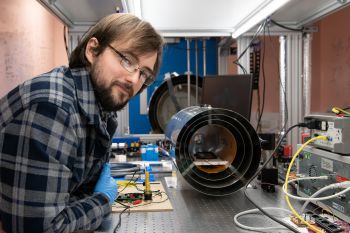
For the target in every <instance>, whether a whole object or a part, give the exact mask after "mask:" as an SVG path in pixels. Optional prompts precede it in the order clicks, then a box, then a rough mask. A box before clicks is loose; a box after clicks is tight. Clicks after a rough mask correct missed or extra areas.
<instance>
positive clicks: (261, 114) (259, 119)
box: [256, 27, 266, 131]
mask: <svg viewBox="0 0 350 233" xmlns="http://www.w3.org/2000/svg"><path fill="white" fill-rule="evenodd" d="M262 47H263V56H262V77H263V91H262V92H263V94H262V95H263V97H262V105H261V108H260V106H259V109H260V111H259V118H258V122H257V126H256V131H258V130H261V118H262V116H263V113H264V108H265V96H266V93H265V92H266V76H265V53H266V48H265V47H266V40H265V27H264V32H263V46H262ZM258 95H259V99H260V92H258ZM259 104H260V101H259Z"/></svg>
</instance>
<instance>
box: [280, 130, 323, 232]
mask: <svg viewBox="0 0 350 233" xmlns="http://www.w3.org/2000/svg"><path fill="white" fill-rule="evenodd" d="M316 140H328V138H327V136H317V137H314V138H311V139H310V140H308V141H307V142H305V143H304V144H303V145H302V146H301V147H300V148H299V150H298V151H297V152H296V153H295V154H294V156H293V158H292V161H290V164H289V167H288V170H287V174H286V179H285V181H284V191H285V192H286V193H287V192H288V178H289V173H290V170H291V168H292V166H293V163H294V161H295V159H296V158H297V157H298V155H299V154H300V152H301V151H302V150H303V149H304V148H305V146H307V145H308V144H309V143H311V142H313V141H316ZM285 199H286V202H287V204H288V207H289V209H290V210H291V211H292V212H293V214H294V215H295V216H296V217H297V218H298V219H299V220H300V221H302V222H303V223H305V224H306V225H307V226H308V227H310V228H311V229H312V230H314V231H316V232H317V233H323V232H322V231H320V230H319V229H317V228H316V227H314V226H312V225H311V224H310V223H308V222H307V221H305V220H304V219H303V218H302V217H301V216H300V215H299V214H298V213H297V212H296V211H295V210H294V208H293V206H292V204H291V203H290V201H289V197H288V195H285Z"/></svg>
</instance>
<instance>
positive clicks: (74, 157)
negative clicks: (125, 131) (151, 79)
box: [0, 67, 117, 233]
mask: <svg viewBox="0 0 350 233" xmlns="http://www.w3.org/2000/svg"><path fill="white" fill-rule="evenodd" d="M102 116H105V117H102ZM103 118H105V119H103ZM107 122H108V123H109V122H112V123H113V124H110V125H111V126H112V129H109V130H107V126H108V125H107V124H108V123H107ZM116 125H117V123H116V114H115V113H110V114H104V113H103V112H102V111H101V108H100V105H99V104H98V103H97V101H96V99H95V95H94V91H93V87H92V84H91V81H90V76H89V73H88V71H87V70H86V69H84V68H79V69H70V68H67V67H58V68H56V69H54V70H52V71H51V72H49V73H46V74H43V75H41V76H38V77H36V78H34V79H32V80H29V81H26V82H24V83H23V84H22V85H19V86H18V87H16V88H15V89H13V90H12V91H10V92H9V93H8V94H7V95H6V96H4V97H3V98H2V99H0V222H2V225H3V229H4V231H5V232H31V233H34V232H72V231H75V230H79V229H91V230H94V229H96V228H97V227H98V226H99V225H100V224H101V222H102V220H103V218H104V217H105V216H107V215H108V214H109V213H110V212H111V207H110V205H109V202H108V198H107V197H106V196H105V195H104V194H102V193H94V192H93V190H94V187H95V184H96V182H97V180H98V178H99V174H100V172H101V167H102V165H103V163H105V162H106V161H107V160H108V157H109V152H110V145H111V137H112V135H113V133H114V132H115V129H116Z"/></svg>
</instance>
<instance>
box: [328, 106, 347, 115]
mask: <svg viewBox="0 0 350 233" xmlns="http://www.w3.org/2000/svg"><path fill="white" fill-rule="evenodd" d="M332 112H334V113H335V114H340V113H345V114H346V115H350V112H348V111H345V110H344V109H341V108H338V107H334V108H332Z"/></svg>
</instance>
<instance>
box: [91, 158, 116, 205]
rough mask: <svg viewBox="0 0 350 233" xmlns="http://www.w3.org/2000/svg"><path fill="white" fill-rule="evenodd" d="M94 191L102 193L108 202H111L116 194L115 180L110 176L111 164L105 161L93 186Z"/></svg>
mask: <svg viewBox="0 0 350 233" xmlns="http://www.w3.org/2000/svg"><path fill="white" fill-rule="evenodd" d="M94 192H95V193H104V194H105V195H106V196H107V197H108V199H109V202H110V203H111V204H112V203H114V200H115V199H116V198H117V195H118V186H117V182H116V181H115V180H114V179H113V177H111V165H110V164H109V163H105V164H104V165H103V168H102V172H101V175H100V178H99V180H98V181H97V184H96V186H95V190H94Z"/></svg>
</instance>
